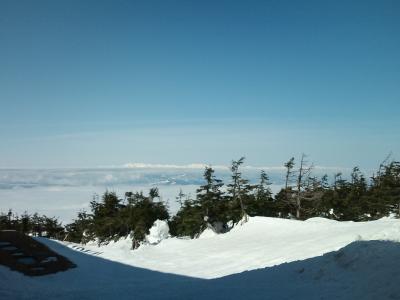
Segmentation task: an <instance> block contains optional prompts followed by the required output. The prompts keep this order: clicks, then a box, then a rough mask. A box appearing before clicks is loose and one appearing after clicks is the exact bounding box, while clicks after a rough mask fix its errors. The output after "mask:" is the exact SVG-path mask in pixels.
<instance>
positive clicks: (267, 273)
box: [0, 241, 400, 300]
mask: <svg viewBox="0 0 400 300" xmlns="http://www.w3.org/2000/svg"><path fill="white" fill-rule="evenodd" d="M46 243H47V244H49V245H50V246H51V247H52V248H53V249H54V250H55V251H57V252H58V253H60V254H61V255H64V256H66V257H68V258H69V259H71V260H72V261H73V262H74V263H76V264H77V266H78V267H77V268H75V269H72V270H69V271H67V272H62V273H57V274H53V275H48V276H45V277H42V278H29V277H26V276H23V275H21V274H18V273H15V272H12V273H11V272H8V273H5V270H4V269H0V271H1V272H0V299H58V300H63V299H82V300H83V299H113V300H114V299H115V300H122V299H400V287H399V284H398V282H399V280H400V244H399V243H394V242H385V241H368V242H367V241H366V242H354V243H352V244H350V245H348V246H346V247H345V248H343V249H341V250H339V251H336V252H331V253H328V254H326V255H324V256H320V257H315V258H311V259H307V260H303V261H297V262H292V263H287V264H282V265H279V266H276V267H272V268H265V269H260V270H254V271H248V272H243V273H240V274H235V275H230V276H226V277H223V278H219V279H213V280H203V279H197V278H190V277H185V276H179V275H173V274H166V273H161V272H155V271H150V270H147V269H142V268H136V267H132V266H128V265H124V264H121V263H117V262H113V261H109V260H105V259H102V258H100V257H97V256H91V255H87V254H84V253H82V252H77V251H73V250H71V249H69V248H68V247H65V246H63V245H61V244H59V243H56V242H54V241H47V242H46ZM5 274H6V275H5Z"/></svg>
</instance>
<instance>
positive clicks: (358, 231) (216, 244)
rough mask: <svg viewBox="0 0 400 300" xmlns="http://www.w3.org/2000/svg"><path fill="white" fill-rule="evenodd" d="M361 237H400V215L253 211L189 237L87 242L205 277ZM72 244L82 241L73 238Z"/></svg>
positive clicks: (120, 258) (117, 256)
mask: <svg viewBox="0 0 400 300" xmlns="http://www.w3.org/2000/svg"><path fill="white" fill-rule="evenodd" d="M358 240H392V241H400V221H399V220H396V219H389V218H383V219H380V220H378V221H372V222H337V221H332V220H328V219H323V218H312V219H309V220H307V221H296V220H287V219H277V218H265V217H253V218H250V220H249V222H247V223H245V224H244V225H242V226H240V225H238V226H236V227H235V228H234V229H233V230H231V231H230V232H228V233H226V234H221V235H214V236H213V235H210V234H207V235H204V238H199V239H194V240H187V239H178V238H170V239H166V240H163V241H161V243H159V244H158V245H143V246H141V247H140V248H139V249H137V250H135V251H132V250H130V248H131V241H130V240H129V239H127V240H124V239H122V240H120V241H118V242H111V243H110V244H108V245H107V246H101V247H97V245H95V244H92V245H85V246H83V247H84V248H85V249H87V250H91V251H95V252H102V253H101V254H100V257H103V258H106V259H110V260H113V261H117V262H121V263H124V264H128V265H132V266H137V267H141V268H146V269H150V270H155V271H161V272H166V273H173V274H179V275H186V276H191V277H198V278H204V279H211V278H217V277H222V276H226V275H230V274H234V273H239V272H243V271H248V270H254V269H259V268H265V267H271V266H274V265H278V264H282V263H285V262H291V261H295V260H303V259H306V258H311V257H315V256H320V255H322V254H324V253H327V252H331V251H335V250H338V249H340V248H342V247H344V246H346V245H348V244H350V243H351V242H353V241H358ZM69 246H71V247H72V246H76V245H73V244H70V245H69Z"/></svg>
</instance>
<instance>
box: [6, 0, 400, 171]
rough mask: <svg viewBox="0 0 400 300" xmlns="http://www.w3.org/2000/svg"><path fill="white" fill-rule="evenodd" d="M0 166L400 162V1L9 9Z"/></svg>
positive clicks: (10, 4) (18, 4) (13, 5)
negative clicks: (302, 159)
mask: <svg viewBox="0 0 400 300" xmlns="http://www.w3.org/2000/svg"><path fill="white" fill-rule="evenodd" d="M0 45H1V47H0V86H1V87H0V104H1V107H0V139H1V147H0V167H2V168H39V167H40V168H54V167H96V166H105V165H120V164H125V163H128V162H146V163H168V164H171V163H172V164H187V163H193V162H201V163H212V164H227V163H229V161H230V160H231V159H233V158H238V157H240V156H242V155H245V156H246V157H247V158H248V160H247V162H248V163H249V164H252V165H271V166H275V165H282V163H283V162H284V161H286V160H287V159H288V158H290V157H291V156H299V155H300V154H301V152H305V153H307V154H309V155H310V159H311V160H312V161H315V163H316V164H318V165H325V166H343V167H349V166H353V165H360V166H361V167H363V168H372V167H375V166H376V165H378V164H379V162H380V161H381V160H382V159H383V158H384V157H385V156H386V155H387V154H388V153H389V152H390V151H392V152H393V154H394V157H395V158H397V159H400V150H399V149H400V139H399V137H400V130H399V125H400V120H399V118H398V114H399V111H400V90H399V87H400V2H398V1H196V2H195V1H8V0H2V1H1V2H0Z"/></svg>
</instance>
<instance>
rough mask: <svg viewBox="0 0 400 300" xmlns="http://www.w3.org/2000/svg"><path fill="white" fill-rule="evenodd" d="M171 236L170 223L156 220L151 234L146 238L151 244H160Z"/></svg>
mask: <svg viewBox="0 0 400 300" xmlns="http://www.w3.org/2000/svg"><path fill="white" fill-rule="evenodd" d="M169 236H170V235H169V226H168V223H167V222H166V221H161V220H156V221H155V222H154V224H153V226H152V227H151V228H150V233H149V234H148V235H147V236H146V241H147V242H148V243H150V244H158V243H159V242H161V241H162V240H165V239H166V238H168V237H169Z"/></svg>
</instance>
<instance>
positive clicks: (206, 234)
mask: <svg viewBox="0 0 400 300" xmlns="http://www.w3.org/2000/svg"><path fill="white" fill-rule="evenodd" d="M216 235H218V234H217V233H216V232H215V231H214V230H212V229H211V228H206V229H204V231H203V232H202V233H201V234H200V235H199V239H208V238H212V237H215V236H216Z"/></svg>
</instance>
